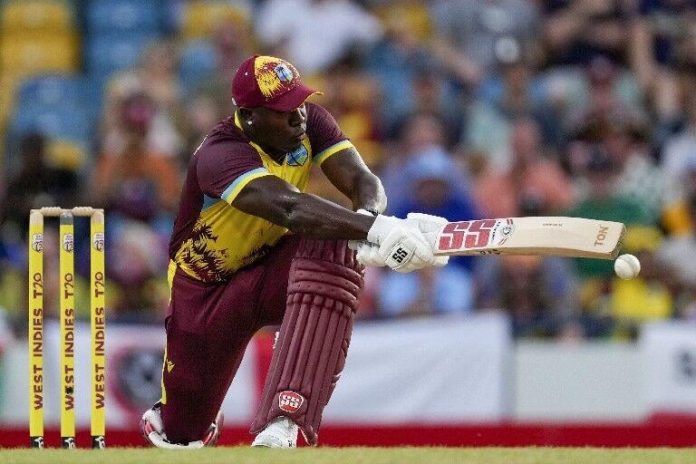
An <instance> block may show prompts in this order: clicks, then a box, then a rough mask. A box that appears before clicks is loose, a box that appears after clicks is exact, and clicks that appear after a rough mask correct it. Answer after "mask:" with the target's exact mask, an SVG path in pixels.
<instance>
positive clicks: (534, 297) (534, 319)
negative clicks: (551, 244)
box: [475, 256, 584, 338]
mask: <svg viewBox="0 0 696 464" xmlns="http://www.w3.org/2000/svg"><path fill="white" fill-rule="evenodd" d="M475 281H476V286H477V288H478V292H477V297H476V307H477V308H482V309H501V310H504V311H506V312H507V313H508V314H509V315H510V318H511V320H512V331H513V335H514V336H515V337H542V338H552V337H556V336H559V337H560V336H565V335H566V334H567V331H568V330H572V329H574V328H575V323H576V321H577V318H578V316H579V308H578V305H577V282H576V276H575V274H574V271H573V268H572V266H571V265H570V263H569V261H568V260H565V259H563V258H556V257H548V258H546V257H541V256H504V257H503V256H500V257H498V256H490V257H487V258H486V259H485V260H481V261H480V262H479V264H478V266H477V267H476V276H475ZM503 283H504V284H503ZM583 335H584V334H583Z"/></svg>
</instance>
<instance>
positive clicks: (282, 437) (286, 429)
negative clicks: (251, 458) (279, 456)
mask: <svg viewBox="0 0 696 464" xmlns="http://www.w3.org/2000/svg"><path fill="white" fill-rule="evenodd" d="M297 431H298V427H297V424H295V423H294V422H293V421H292V420H290V419H289V418H287V417H285V416H281V417H277V418H275V419H273V421H271V423H270V424H268V425H267V426H266V428H265V429H263V430H262V431H261V432H260V433H259V434H258V435H256V438H255V439H254V442H253V443H252V444H251V446H253V447H258V448H297Z"/></svg>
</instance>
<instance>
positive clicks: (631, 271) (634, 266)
mask: <svg viewBox="0 0 696 464" xmlns="http://www.w3.org/2000/svg"><path fill="white" fill-rule="evenodd" d="M614 271H615V272H616V275H617V276H619V277H621V278H622V279H624V280H629V279H633V278H634V277H635V276H637V275H638V273H639V272H640V261H638V258H636V257H635V256H633V255H621V256H619V257H618V258H616V261H614Z"/></svg>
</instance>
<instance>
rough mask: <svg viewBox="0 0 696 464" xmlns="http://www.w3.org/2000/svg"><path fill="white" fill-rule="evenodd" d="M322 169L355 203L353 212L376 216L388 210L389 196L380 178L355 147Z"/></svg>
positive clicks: (339, 155)
mask: <svg viewBox="0 0 696 464" xmlns="http://www.w3.org/2000/svg"><path fill="white" fill-rule="evenodd" d="M321 169H322V171H323V172H324V174H325V175H326V177H327V178H328V179H329V181H330V182H331V183H332V184H333V185H334V186H335V187H336V188H337V189H338V190H339V191H340V192H341V193H343V194H344V195H345V196H347V197H348V198H350V200H351V201H352V202H353V210H355V211H357V210H358V209H361V208H362V209H365V210H367V211H370V212H372V213H374V214H377V213H382V212H383V211H384V210H385V209H386V208H387V196H386V194H385V193H384V187H382V182H381V181H380V180H379V178H378V177H377V176H376V175H374V174H373V173H372V171H370V169H369V168H368V167H367V165H365V162H364V161H363V159H362V158H361V157H360V155H359V154H358V152H357V150H356V149H355V148H353V147H350V148H346V149H345V150H342V151H340V152H338V153H336V154H335V155H333V156H331V157H330V158H328V159H327V160H326V161H324V162H323V163H322V165H321Z"/></svg>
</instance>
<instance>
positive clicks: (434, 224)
mask: <svg viewBox="0 0 696 464" xmlns="http://www.w3.org/2000/svg"><path fill="white" fill-rule="evenodd" d="M406 221H407V222H408V223H411V224H414V225H415V226H416V227H418V230H420V231H421V233H422V234H423V236H424V237H425V240H426V241H427V242H428V244H429V245H430V247H431V249H432V250H435V249H436V248H437V247H436V243H437V240H438V237H439V235H440V232H441V231H442V228H443V227H444V226H445V225H446V224H447V223H448V222H449V221H448V220H447V219H446V218H443V217H441V216H433V215H430V214H423V213H408V215H406ZM448 262H449V256H434V258H433V261H432V262H430V265H431V266H435V267H443V266H445V265H447V263H448Z"/></svg>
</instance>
